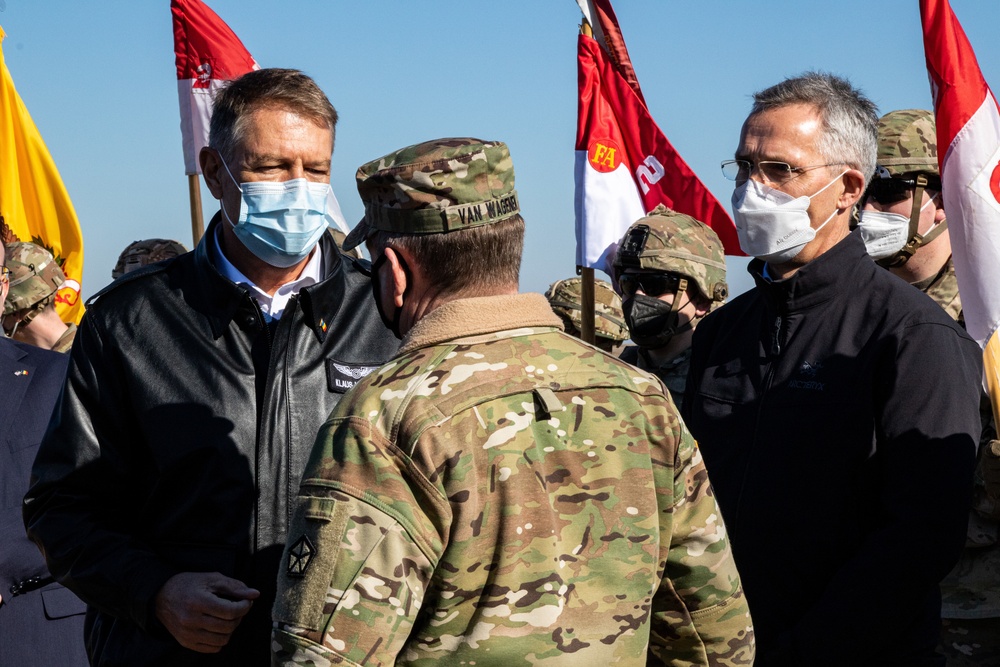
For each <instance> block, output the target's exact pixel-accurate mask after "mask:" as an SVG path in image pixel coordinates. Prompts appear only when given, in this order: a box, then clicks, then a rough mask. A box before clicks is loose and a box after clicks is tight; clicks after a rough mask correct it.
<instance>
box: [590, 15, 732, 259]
mask: <svg viewBox="0 0 1000 667" xmlns="http://www.w3.org/2000/svg"><path fill="white" fill-rule="evenodd" d="M578 3H579V4H580V8H581V10H583V13H584V16H585V17H587V19H588V22H589V21H591V20H593V19H596V25H594V30H595V35H597V36H599V37H603V38H604V40H605V42H606V43H607V44H608V51H609V52H610V53H611V54H612V55H609V53H608V52H606V51H605V50H604V48H602V46H601V44H599V43H598V41H597V40H595V39H593V38H591V37H587V36H585V35H580V38H579V44H578V60H577V71H578V76H579V89H580V100H579V109H578V115H577V135H576V239H577V260H576V261H577V264H578V265H579V266H584V267H590V268H595V269H600V270H602V271H605V272H607V271H608V264H609V262H608V259H609V253H610V252H612V251H613V250H614V247H615V244H616V243H617V242H618V240H619V239H620V238H621V237H622V235H623V234H624V233H625V230H626V229H628V227H629V225H631V224H632V223H633V222H635V221H636V220H638V219H639V218H641V217H642V216H643V215H645V214H646V212H647V211H650V210H652V209H654V208H656V206H657V204H664V205H666V206H668V207H670V208H672V209H674V210H675V211H679V212H681V213H686V214H687V215H690V216H691V217H693V218H695V219H697V220H700V221H702V222H704V223H705V224H707V225H709V226H710V227H712V229H713V230H715V232H716V233H717V234H718V235H719V238H720V240H721V241H722V244H723V247H724V248H725V251H726V254H729V255H743V254H744V253H743V251H742V250H741V249H740V246H739V240H738V239H737V236H736V226H735V225H734V224H733V221H732V218H730V217H729V213H728V212H727V211H726V210H725V208H723V206H722V205H721V204H720V203H719V201H718V200H717V199H716V198H715V196H714V195H713V194H712V193H711V192H710V191H709V190H708V188H706V187H705V185H704V184H703V183H702V182H701V181H700V180H699V179H698V177H697V176H696V175H695V173H694V172H693V171H692V170H691V168H690V167H689V166H688V165H687V163H686V162H685V161H684V159H683V158H681V156H680V155H679V154H678V153H677V151H676V150H675V149H674V147H673V145H671V143H670V141H669V140H668V139H667V138H666V136H665V135H664V134H663V132H662V131H661V130H660V128H659V127H657V125H656V122H655V121H654V120H653V118H652V116H650V114H649V110H648V109H647V108H646V104H645V102H644V101H643V99H642V93H641V91H640V90H639V83H638V80H637V79H636V78H635V72H634V70H633V69H632V64H631V61H630V60H629V57H628V52H627V51H626V50H625V43H624V40H623V39H622V38H621V29H620V28H619V27H618V21H617V19H616V18H615V15H614V11H613V10H612V9H611V5H610V2H609V1H608V0H578ZM613 59H614V60H613Z"/></svg>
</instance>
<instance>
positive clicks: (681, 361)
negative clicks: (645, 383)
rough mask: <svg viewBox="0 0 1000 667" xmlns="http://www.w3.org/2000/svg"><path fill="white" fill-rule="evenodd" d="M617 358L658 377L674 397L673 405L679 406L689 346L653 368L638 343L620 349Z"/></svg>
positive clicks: (688, 360)
mask: <svg viewBox="0 0 1000 667" xmlns="http://www.w3.org/2000/svg"><path fill="white" fill-rule="evenodd" d="M618 358H619V359H621V360H622V361H624V362H626V363H629V364H632V365H633V366H635V367H636V368H641V369H642V370H644V371H648V372H650V373H652V374H653V375H655V376H656V377H658V378H660V381H662V382H663V384H664V385H666V387H667V390H668V391H669V392H670V397H671V398H672V399H674V405H676V406H678V407H680V405H681V401H682V400H684V387H685V386H686V385H687V377H688V370H690V369H691V348H690V347H689V348H688V349H686V350H684V351H683V352H681V353H680V354H678V355H677V356H676V357H674V358H673V359H671V360H669V361H667V362H665V363H663V364H660V365H659V366H657V367H655V368H654V367H653V365H652V364H651V363H650V361H649V358H648V357H647V356H646V355H645V354H642V352H641V348H640V347H639V346H638V345H629V346H628V347H626V348H625V349H623V350H622V352H621V354H619V355H618Z"/></svg>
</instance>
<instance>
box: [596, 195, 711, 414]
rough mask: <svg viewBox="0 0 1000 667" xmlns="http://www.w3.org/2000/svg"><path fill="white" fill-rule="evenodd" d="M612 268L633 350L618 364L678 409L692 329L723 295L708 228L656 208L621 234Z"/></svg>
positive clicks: (659, 207)
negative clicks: (654, 383) (643, 376)
mask: <svg viewBox="0 0 1000 667" xmlns="http://www.w3.org/2000/svg"><path fill="white" fill-rule="evenodd" d="M614 268H615V275H616V276H617V280H618V289H619V291H621V293H622V296H623V297H624V299H625V301H624V310H625V322H626V323H627V324H628V327H629V332H630V334H631V338H632V342H634V343H635V345H631V346H629V347H626V348H625V349H624V350H623V351H622V353H621V355H620V356H621V358H622V359H623V360H625V361H627V362H628V363H630V364H632V365H634V366H638V367H639V368H641V369H643V370H646V371H649V372H651V373H654V374H655V375H656V376H657V377H659V378H660V379H661V380H662V381H663V383H664V384H665V385H666V386H667V389H669V390H670V395H671V396H672V397H673V399H674V402H675V403H677V405H680V402H681V398H682V397H683V396H684V387H685V384H686V383H687V375H688V368H689V367H690V363H691V336H692V334H693V333H694V328H695V326H696V325H697V323H698V321H699V320H701V318H703V317H704V316H705V315H707V314H708V313H709V311H711V310H712V308H714V307H715V306H718V305H720V304H722V302H724V301H725V300H726V296H727V295H728V294H729V290H728V288H727V286H726V258H725V255H724V253H723V250H722V242H721V241H719V237H718V236H717V235H716V234H715V232H714V231H712V229H711V228H710V227H709V226H708V225H706V224H704V223H701V222H699V221H697V220H695V219H694V218H692V217H691V216H689V215H684V214H683V213H678V212H676V211H671V210H670V209H668V208H666V207H665V206H663V205H662V204H661V205H660V206H657V207H656V208H655V209H653V210H652V211H650V213H649V215H647V216H646V217H644V218H640V219H639V220H637V221H636V222H635V223H633V224H632V226H631V227H629V228H628V231H626V232H625V236H623V237H622V240H621V241H620V242H619V243H618V250H617V251H616V252H615V258H614Z"/></svg>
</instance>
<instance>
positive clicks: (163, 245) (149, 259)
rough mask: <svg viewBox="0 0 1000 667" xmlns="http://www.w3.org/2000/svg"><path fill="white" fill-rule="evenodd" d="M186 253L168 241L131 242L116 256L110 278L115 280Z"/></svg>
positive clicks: (184, 249) (178, 245)
mask: <svg viewBox="0 0 1000 667" xmlns="http://www.w3.org/2000/svg"><path fill="white" fill-rule="evenodd" d="M186 252H187V248H185V247H184V246H183V245H182V244H180V243H178V242H177V241H171V240H170V239H146V240H144V241H133V242H132V243H129V244H128V245H127V246H125V249H124V250H122V254H121V255H119V256H118V263H117V264H115V268H113V269H112V270H111V277H112V278H114V279H115V280H117V279H118V278H121V277H122V276H124V275H125V274H126V273H131V272H132V271H135V270H136V269H139V268H142V267H144V266H146V265H147V264H155V263H156V262H160V261H162V260H164V259H169V258H171V257H177V256H178V255H183V254H184V253H186Z"/></svg>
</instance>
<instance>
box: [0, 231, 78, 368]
mask: <svg viewBox="0 0 1000 667" xmlns="http://www.w3.org/2000/svg"><path fill="white" fill-rule="evenodd" d="M7 267H8V268H9V269H10V293H9V294H8V295H7V300H6V301H5V302H4V306H3V328H4V333H6V334H7V336H9V337H10V338H13V339H14V340H19V341H21V342H22V343H28V344H29V345H36V346H38V347H43V348H45V349H46V350H53V351H55V352H69V351H70V348H72V347H73V338H74V337H75V336H76V324H73V323H70V324H66V323H65V322H63V321H62V320H61V319H60V318H59V314H58V313H56V308H55V301H56V292H57V291H58V290H59V288H60V287H62V284H63V283H64V282H65V281H66V276H65V274H63V272H62V269H60V268H59V264H57V263H56V260H55V258H54V257H53V256H52V253H51V252H49V251H48V250H46V249H45V248H43V247H41V246H39V245H35V244H34V243H28V242H21V241H17V242H14V243H10V244H8V245H7Z"/></svg>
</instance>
